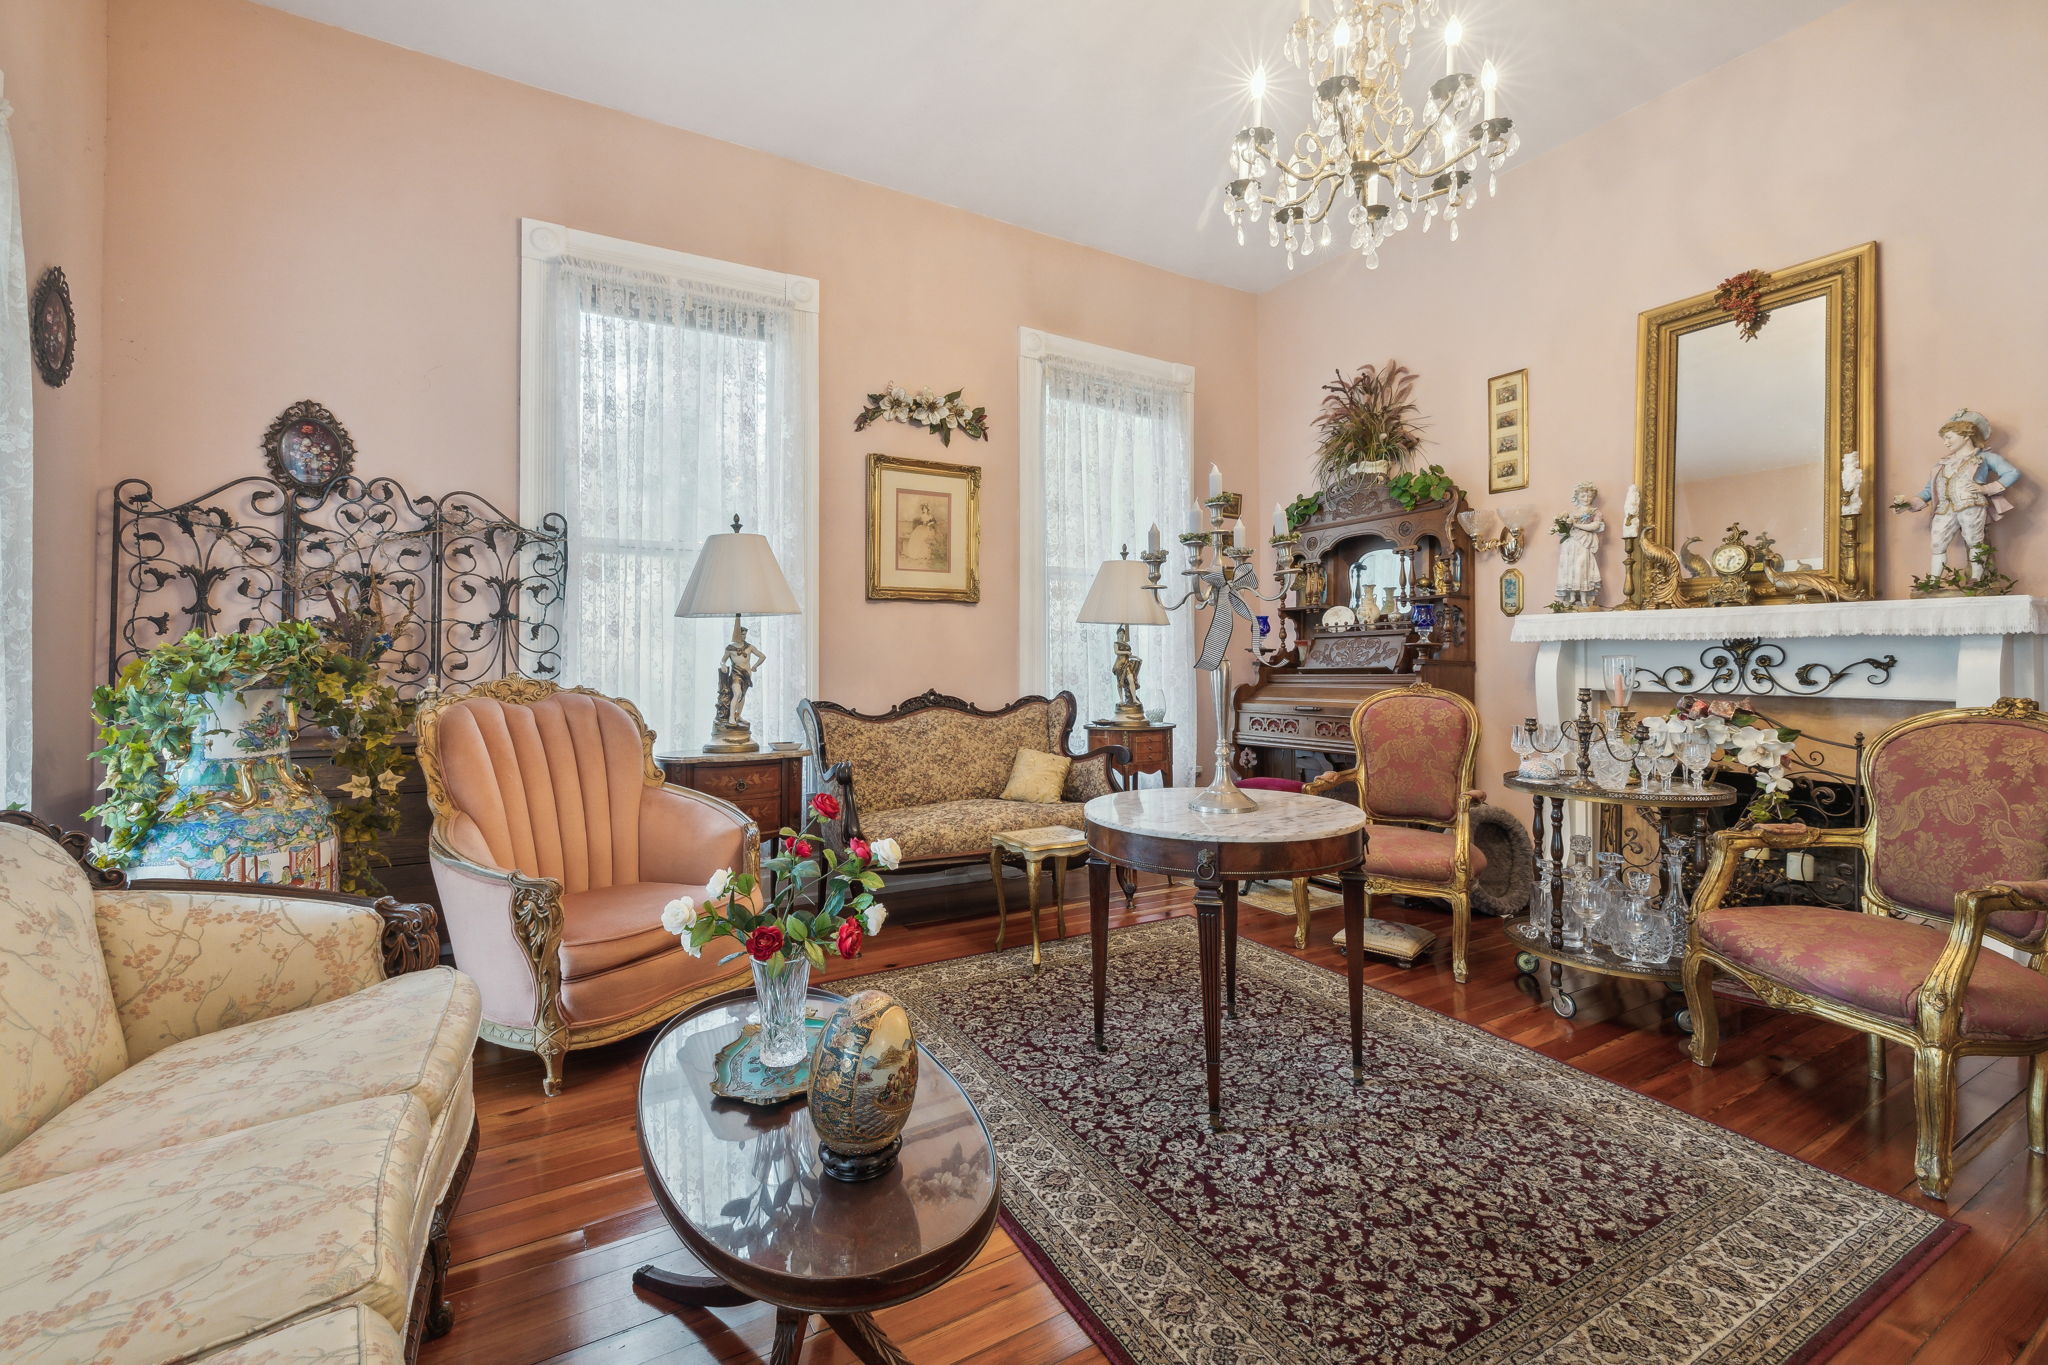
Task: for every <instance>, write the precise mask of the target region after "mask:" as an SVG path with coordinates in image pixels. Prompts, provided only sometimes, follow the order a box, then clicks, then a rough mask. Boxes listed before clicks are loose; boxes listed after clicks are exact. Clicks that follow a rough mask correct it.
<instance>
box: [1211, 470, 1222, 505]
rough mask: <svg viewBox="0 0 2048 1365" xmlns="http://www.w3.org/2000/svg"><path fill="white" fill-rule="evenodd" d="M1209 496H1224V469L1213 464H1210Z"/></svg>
mask: <svg viewBox="0 0 2048 1365" xmlns="http://www.w3.org/2000/svg"><path fill="white" fill-rule="evenodd" d="M1209 496H1210V497H1212V498H1220V497H1222V496H1223V471H1222V470H1220V469H1218V468H1217V467H1216V466H1215V465H1213V464H1212V465H1210V466H1209Z"/></svg>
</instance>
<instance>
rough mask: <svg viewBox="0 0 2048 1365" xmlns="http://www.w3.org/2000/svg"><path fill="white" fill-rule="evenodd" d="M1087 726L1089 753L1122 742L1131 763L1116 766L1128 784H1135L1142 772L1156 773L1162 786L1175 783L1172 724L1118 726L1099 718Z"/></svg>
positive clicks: (1169, 785) (1126, 784)
mask: <svg viewBox="0 0 2048 1365" xmlns="http://www.w3.org/2000/svg"><path fill="white" fill-rule="evenodd" d="M1087 728H1088V749H1089V752H1091V753H1092V752H1094V751H1095V750H1097V749H1107V748H1110V747H1112V746H1115V745H1121V746H1122V747H1123V749H1124V750H1125V752H1127V753H1129V754H1130V756H1131V761H1130V762H1128V763H1122V764H1118V765H1117V766H1118V768H1119V770H1120V771H1121V772H1122V773H1123V775H1124V785H1125V786H1136V785H1137V782H1136V779H1137V777H1138V775H1139V774H1140V773H1157V774H1159V785H1160V786H1162V787H1171V786H1172V785H1173V726H1172V725H1170V724H1162V725H1117V724H1115V723H1113V722H1111V721H1106V720H1098V721H1091V722H1090V723H1089V725H1088V727H1087Z"/></svg>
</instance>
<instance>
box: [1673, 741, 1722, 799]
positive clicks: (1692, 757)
mask: <svg viewBox="0 0 2048 1365" xmlns="http://www.w3.org/2000/svg"><path fill="white" fill-rule="evenodd" d="M1678 757H1679V760H1680V761H1681V762H1683V763H1684V764H1685V772H1686V785H1687V786H1689V787H1691V788H1692V789H1693V790H1694V791H1704V790H1706V785H1707V764H1709V763H1711V762H1712V761H1713V758H1714V746H1713V745H1712V744H1710V743H1708V742H1707V740H1706V738H1705V737H1704V736H1702V735H1687V736H1686V737H1685V743H1683V744H1681V745H1679V746H1678Z"/></svg>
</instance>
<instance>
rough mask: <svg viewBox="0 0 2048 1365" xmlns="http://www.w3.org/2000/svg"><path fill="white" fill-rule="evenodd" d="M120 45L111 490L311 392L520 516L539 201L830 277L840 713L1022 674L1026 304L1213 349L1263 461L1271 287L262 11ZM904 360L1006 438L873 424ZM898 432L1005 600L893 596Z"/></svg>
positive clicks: (189, 13) (226, 438) (184, 488)
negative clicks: (970, 534) (889, 482)
mask: <svg viewBox="0 0 2048 1365" xmlns="http://www.w3.org/2000/svg"><path fill="white" fill-rule="evenodd" d="M110 64H111V75H112V79H111V90H112V97H111V106H110V121H111V127H112V137H111V144H110V150H109V158H108V168H107V184H108V198H109V203H110V205H111V206H112V207H111V212H110V214H109V221H108V226H107V278H108V282H109V303H108V307H107V320H106V326H107V332H108V336H109V339H110V342H109V345H110V350H111V351H112V353H113V362H112V365H111V368H110V372H109V388H108V401H107V408H106V447H105V457H104V459H103V461H102V462H101V466H100V478H101V481H102V482H103V483H107V484H111V483H112V482H114V481H115V480H116V479H118V478H121V477H124V476H127V475H139V476H141V477H144V478H147V479H150V480H152V481H153V482H154V483H155V484H156V486H157V490H158V492H159V493H160V494H163V495H166V496H186V495H190V494H194V493H198V492H201V491H203V490H205V489H207V488H210V487H212V486H213V485H214V484H216V483H218V482H221V481H223V480H225V479H227V478H230V477H232V476H234V475H237V474H242V473H247V472H251V471H253V470H255V469H256V468H257V467H258V462H259V461H258V454H257V442H258V439H259V438H260V436H261V434H262V432H263V429H264V427H265V426H266V425H267V424H268V422H269V421H270V419H271V417H272V416H273V415H275V413H276V412H277V411H278V410H279V409H280V408H282V407H284V406H285V405H286V404H287V403H290V402H291V401H293V400H294V399H298V398H307V397H311V398H317V399H319V400H320V401H322V402H324V403H326V404H328V406H330V407H332V408H333V409H334V411H335V412H336V414H337V415H339V416H340V417H341V418H342V420H343V421H344V422H346V423H347V424H348V427H349V429H350V431H351V432H352V433H353V435H354V436H355V438H356V441H357V444H358V446H359V448H360V451H361V456H360V462H359V467H360V468H362V469H363V470H365V471H366V472H371V473H391V474H396V475H400V476H401V477H403V479H404V480H405V481H406V482H407V483H408V484H411V485H413V486H415V487H417V488H420V489H423V490H424V489H435V490H445V489H449V488H457V487H462V488H471V489H474V490H476V491H478V492H481V493H484V494H486V495H487V496H490V497H492V498H494V499H497V500H499V501H500V502H501V504H502V505H504V506H506V507H507V508H510V507H511V506H512V505H513V503H514V501H515V498H514V493H515V489H516V486H517V477H518V443H517V392H518V336H517V325H518V305H519V250H518V247H519V243H518V220H519V219H520V217H521V216H527V217H534V218H541V219H548V220H551V221H554V222H558V223H564V224H567V225H569V226H571V227H576V228H582V229H586V230H588V231H592V232H597V233H603V234H606V235H608V236H613V237H623V238H627V239H629V240H633V241H638V242H645V243H650V244H653V245H657V246H663V247H670V248H674V249H676V250H681V251H688V252H693V253H696V254H699V255H704V256H711V257H716V258H719V259H722V260H729V261H737V262H742V263H744V264H747V265H753V266H759V267H762V268H765V269H770V270H780V271H788V272H793V273H796V274H801V275H808V276H812V277H815V278H816V279H817V280H818V281H819V282H820V297H821V301H822V309H821V314H820V337H821V339H820V367H821V392H820V398H821V425H822V429H823V442H822V450H821V466H822V470H823V475H822V489H821V493H822V504H821V505H822V506H823V508H824V509H825V511H824V518H823V526H822V542H821V545H820V558H821V562H822V565H823V569H824V573H823V578H824V584H823V590H822V602H821V606H822V610H823V616H824V619H823V622H822V628H821V653H822V659H823V662H822V669H823V678H822V684H821V689H820V690H821V691H822V694H823V695H826V696H829V697H832V698H834V699H836V700H843V701H848V702H852V703H855V704H858V705H862V706H876V705H883V704H887V703H890V702H893V701H898V700H901V699H902V698H903V697H905V696H908V695H910V694H912V693H914V692H918V691H921V690H923V689H924V688H927V687H937V688H939V689H941V690H943V691H947V692H953V693H958V694H960V695H963V696H966V697H969V698H973V699H977V700H980V701H984V702H987V701H994V700H998V699H1008V698H1010V697H1014V696H1015V695H1016V693H1017V668H1018V663H1017V660H1018V652H1017V636H1018V604H1017V595H1016V586H1015V585H1016V566H1017V562H1018V554H1019V546H1018V543H1017V529H1016V528H1017V516H1016V496H1017V442H1016V433H1017V422H1018V413H1017V401H1016V393H1017V329H1018V327H1019V326H1020V325H1028V326H1031V327H1037V328H1042V329H1045V330H1047V331H1051V332H1055V333H1059V334H1061V335H1064V336H1070V337H1076V338H1080V339H1083V340H1087V341H1091V342H1095V343H1098V344H1101V345H1105V346H1112V347H1116V348H1118V349H1121V350H1127V351H1135V352H1139V353H1141V354H1145V355H1150V356H1157V357H1161V358H1164V359H1169V360H1174V361H1179V362H1183V363H1186V364H1191V365H1193V366H1194V367H1195V370H1196V403H1195V440H1196V459H1197V461H1198V465H1199V467H1200V468H1202V469H1204V470H1206V469H1207V467H1208V464H1209V462H1210V461H1212V460H1213V461H1215V462H1216V463H1218V464H1220V465H1222V466H1223V468H1224V469H1225V470H1226V471H1227V472H1229V473H1231V474H1232V475H1233V476H1234V477H1233V479H1232V482H1231V486H1232V487H1240V486H1245V485H1247V484H1248V481H1249V480H1250V479H1251V478H1252V477H1253V475H1254V470H1255V442H1256V436H1257V428H1256V422H1255V417H1254V412H1255V406H1256V401H1257V393H1256V376H1255V370H1254V367H1253V365H1252V364H1251V363H1250V357H1249V355H1248V351H1249V345H1248V342H1247V340H1246V338H1248V337H1249V335H1250V333H1251V329H1252V327H1253V325H1254V312H1255V300H1254V298H1253V297H1252V296H1251V295H1248V294H1243V293H1239V292H1237V291H1234V290H1229V289H1224V288H1221V287H1218V286H1215V285H1209V284H1203V283H1198V282H1196V281H1193V280H1188V279H1185V278H1182V277H1179V276H1175V275H1172V274H1168V273H1166V272H1164V271H1160V270H1155V269H1151V268H1149V267H1146V266H1141V265H1137V264H1135V263H1133V262H1130V261H1126V260H1122V259H1119V258H1117V257H1113V256H1109V255H1105V254H1103V253H1101V252H1097V251H1092V250H1088V249H1086V248H1082V247H1077V246H1073V245H1070V244H1067V243H1064V242H1059V241H1055V240H1053V239H1051V238H1048V237H1043V236H1039V235H1036V234H1034V233H1030V232H1026V231H1023V230H1022V229H1019V228H1014V227H1009V226H1006V225H1004V224H1001V223H997V222H995V221H993V220H990V219H987V218H981V217H977V216H975V215H973V214H969V213H965V212H962V211H960V210H957V209H951V208H946V207H942V206H940V205H937V204H934V203H931V202H928V201H925V200H920V199H915V198H911V197H909V196H906V195H903V194H899V193H895V192H893V191H890V190H885V189H880V188H878V187H876V186H873V185H869V184H864V183H862V182H859V181H855V180H850V179H846V178H844V177H841V176H836V175H831V174H827V173H825V172H823V171H818V170H814V169H812V168H809V167H806V166H801V165H797V164H795V163H792V162H788V161H783V160H779V159H777V158H775V157H771V156H767V155H764V154H762V153H759V152H754V151H749V150H746V149H744V148H741V147H737V146H733V145H731V144H727V143H721V142H716V141H713V140H711V139H708V138H704V137H699V136H696V135H694V134H691V133H686V132H679V131H677V130H675V129H673V128H668V127H664V126H661V125H658V124H654V123H649V122H646V121H644V120H640V119H636V118H631V117H628V116H627V115H624V114H619V113H614V112H611V111H609V110H605V109H601V108H598V107H596V106H594V105H589V104H582V103H578V102H576V101H574V100H570V99H566V98H563V97H561V96H558V95H553V94H548V93H545V92H543V91H540V90H536V89H532V88H530V87H526V86H522V85H517V84H514V83H512V82H510V81H506V80H502V79H499V78H497V77H493V76H488V75H484V74H481V73H478V72H475V71H471V70H467V69H465V68H462V67H458V66H453V65H450V64H448V63H446V62H442V61H439V60H436V59H434V58H430V57H425V56H421V55H419V54H417V53H413V52H408V51H405V50H403V49H400V48H397V47H391V46H387V45H384V44H381V43H376V42H372V41H369V40H367V39H363V38H360V37H357V36H354V35H352V34H348V33H345V32H343V31H341V30H338V29H333V28H327V27H323V26H320V25H316V24H313V23H309V22H307V21H305V20H301V19H298V18H294V17H291V16H288V15H285V14H281V13H278V12H276V11H273V10H269V9H263V8H260V7H257V6H255V5H252V4H248V3H244V2H243V0H114V3H113V19H112V43H111V55H110ZM932 113H933V116H934V117H942V116H943V111H941V110H934V111H932ZM890 379H895V380H899V381H902V382H904V383H907V384H912V385H921V384H930V385H932V386H934V387H936V388H939V389H941V390H944V389H948V388H954V387H961V386H964V387H965V388H966V390H967V398H968V401H970V402H972V403H980V404H985V405H986V406H987V407H988V409H989V413H990V416H991V418H992V423H993V427H994V435H993V439H992V440H991V441H989V442H988V443H986V444H979V443H975V444H970V445H967V446H966V447H964V448H963V447H962V446H961V445H960V443H958V442H956V443H955V444H954V445H953V447H952V448H951V450H950V451H949V450H948V449H946V448H945V447H942V446H940V445H939V444H938V442H937V441H936V440H935V439H934V438H932V437H930V436H927V435H925V434H923V433H920V432H914V431H910V430H908V429H907V428H885V429H882V430H870V431H868V432H865V433H862V434H859V435H856V434H855V433H854V432H853V429H852V427H853V418H854V415H855V414H856V413H857V412H858V411H859V409H860V407H861V405H862V403H863V401H864V400H863V395H864V394H865V393H867V392H868V391H869V390H871V389H873V388H876V387H878V386H879V385H880V384H882V383H883V382H885V381H887V380H890ZM875 450H880V451H885V452H888V453H891V454H897V455H908V456H915V457H921V458H926V459H947V460H951V461H954V462H957V463H963V464H979V465H981V466H982V468H983V470H984V478H983V484H982V488H983V505H982V527H983V543H982V561H981V568H982V601H981V603H980V604H979V605H978V606H974V607H963V606H957V605H946V604H929V603H901V602H888V603H870V602H867V601H866V600H865V596H864V588H863V582H862V568H861V565H862V563H863V555H864V534H865V533H864V529H863V518H864V511H863V508H864V502H865V492H864V486H865V464H864V457H865V455H866V454H867V453H868V452H869V451H875ZM707 666H708V665H707ZM771 666H772V665H771ZM1155 666H1156V665H1155Z"/></svg>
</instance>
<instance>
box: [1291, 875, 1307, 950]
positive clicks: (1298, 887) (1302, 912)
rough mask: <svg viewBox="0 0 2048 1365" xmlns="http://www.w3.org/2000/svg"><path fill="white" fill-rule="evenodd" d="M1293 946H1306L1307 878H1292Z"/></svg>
mask: <svg viewBox="0 0 2048 1365" xmlns="http://www.w3.org/2000/svg"><path fill="white" fill-rule="evenodd" d="M1294 946H1295V947H1297V948H1306V947H1308V878H1306V877H1296V878H1295V879H1294Z"/></svg>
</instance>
